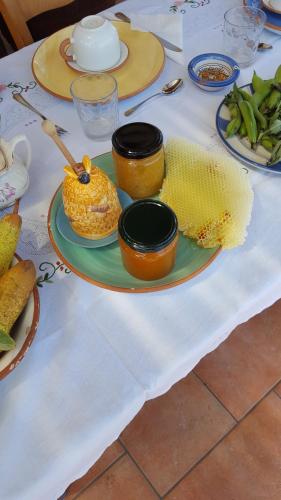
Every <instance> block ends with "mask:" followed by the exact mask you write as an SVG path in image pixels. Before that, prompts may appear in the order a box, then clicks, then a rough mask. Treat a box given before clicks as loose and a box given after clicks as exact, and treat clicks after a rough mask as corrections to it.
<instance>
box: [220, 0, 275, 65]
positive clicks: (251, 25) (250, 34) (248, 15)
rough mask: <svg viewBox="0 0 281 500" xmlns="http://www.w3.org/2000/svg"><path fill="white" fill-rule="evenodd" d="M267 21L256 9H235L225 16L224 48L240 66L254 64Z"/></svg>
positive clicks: (260, 11)
mask: <svg viewBox="0 0 281 500" xmlns="http://www.w3.org/2000/svg"><path fill="white" fill-rule="evenodd" d="M265 20H266V15H265V13H264V12H263V11H262V10H260V9H256V8H255V7H248V6H244V7H234V8H233V9H230V10H228V11H226V13H225V14H224V48H225V50H226V52H227V53H228V54H229V55H231V57H233V59H235V61H236V62H237V63H238V64H239V66H241V67H246V66H249V65H250V64H252V63H253V62H254V60H255V57H256V52H257V48H258V44H259V41H260V35H261V33H262V30H263V27H264V23H265Z"/></svg>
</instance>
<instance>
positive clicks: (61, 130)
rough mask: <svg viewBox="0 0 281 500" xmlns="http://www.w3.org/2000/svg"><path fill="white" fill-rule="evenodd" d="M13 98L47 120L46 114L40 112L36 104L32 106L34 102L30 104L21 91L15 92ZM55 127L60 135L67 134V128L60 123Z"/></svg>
mask: <svg viewBox="0 0 281 500" xmlns="http://www.w3.org/2000/svg"><path fill="white" fill-rule="evenodd" d="M13 98H14V99H15V100H16V101H17V102H19V103H20V104H22V105H23V106H25V107H26V108H28V109H29V110H30V111H33V112H34V113H36V114H37V115H39V116H40V117H41V118H42V120H47V118H46V116H44V115H43V114H42V113H40V111H38V110H37V109H35V108H34V106H32V104H30V103H29V102H28V101H27V100H26V99H25V98H24V97H23V96H22V95H21V94H20V93H15V94H13ZM55 127H56V131H57V133H58V135H63V134H67V130H65V129H64V128H62V127H60V126H59V125H56V124H55Z"/></svg>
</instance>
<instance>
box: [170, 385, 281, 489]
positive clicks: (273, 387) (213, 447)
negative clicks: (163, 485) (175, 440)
mask: <svg viewBox="0 0 281 500" xmlns="http://www.w3.org/2000/svg"><path fill="white" fill-rule="evenodd" d="M280 381H281V379H280V380H279V381H278V382H277V383H276V384H274V385H273V386H272V388H271V389H270V390H269V391H268V392H267V393H266V394H264V395H263V397H262V398H261V399H260V400H259V401H258V402H257V403H255V405H254V406H253V407H252V408H251V409H250V410H249V411H248V413H245V415H243V417H242V418H241V420H239V421H237V422H236V424H235V425H234V426H233V427H232V428H231V429H230V430H229V431H228V432H227V433H226V434H224V436H222V438H221V439H220V440H219V441H218V442H217V443H215V444H214V446H212V448H210V449H209V450H208V451H207V453H206V454H205V455H204V456H203V457H201V458H200V459H199V460H198V462H196V463H195V464H194V465H193V466H192V467H191V468H190V469H189V470H188V471H187V472H186V473H185V474H184V475H183V476H182V477H181V479H179V480H178V481H177V482H176V483H175V484H174V485H173V486H172V487H171V488H170V489H169V490H168V491H167V492H166V493H165V495H164V496H163V499H164V498H165V497H166V496H167V495H168V494H169V493H171V491H172V490H173V489H174V488H176V486H178V485H179V483H180V482H181V481H182V480H183V479H185V478H186V477H187V476H188V475H189V474H190V473H191V472H192V471H193V469H195V467H197V466H198V465H199V464H200V463H201V462H203V460H205V458H207V457H208V455H210V454H211V453H212V451H213V450H214V449H215V448H216V447H217V446H219V445H220V443H221V442H222V441H223V440H224V439H225V438H227V437H228V435H229V434H230V433H231V432H233V431H234V430H235V429H237V428H238V427H239V426H240V424H241V423H242V422H243V420H244V419H245V418H246V417H248V416H249V415H250V413H252V411H253V410H254V409H255V408H256V407H257V406H258V405H259V404H260V403H261V402H262V401H263V400H264V399H265V398H266V397H267V396H268V395H269V394H270V393H271V392H274V394H275V395H276V396H277V397H280V396H279V395H278V394H277V393H276V392H275V390H274V389H275V387H277V385H278V384H279V383H280ZM280 399H281V398H280ZM235 420H236V419H235Z"/></svg>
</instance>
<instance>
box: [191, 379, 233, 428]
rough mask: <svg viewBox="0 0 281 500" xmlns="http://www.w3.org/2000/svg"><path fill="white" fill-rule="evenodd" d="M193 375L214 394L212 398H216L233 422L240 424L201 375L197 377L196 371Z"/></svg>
mask: <svg viewBox="0 0 281 500" xmlns="http://www.w3.org/2000/svg"><path fill="white" fill-rule="evenodd" d="M192 373H193V374H194V375H195V376H196V377H197V378H198V380H200V382H202V384H203V385H204V387H206V389H207V390H208V391H209V392H210V393H211V394H212V396H214V398H215V399H216V400H217V401H218V403H220V405H221V406H222V407H223V408H224V409H225V411H227V413H229V415H230V416H231V417H232V418H233V420H235V422H236V423H237V424H238V422H239V420H238V419H237V418H236V417H234V415H232V413H231V411H230V410H229V409H228V408H227V407H226V406H225V405H224V404H223V403H222V401H221V400H220V399H219V398H218V396H217V395H216V394H215V393H214V392H213V391H212V389H210V387H209V386H208V385H207V383H206V382H204V380H202V379H201V377H200V376H199V375H197V373H195V372H194V371H192Z"/></svg>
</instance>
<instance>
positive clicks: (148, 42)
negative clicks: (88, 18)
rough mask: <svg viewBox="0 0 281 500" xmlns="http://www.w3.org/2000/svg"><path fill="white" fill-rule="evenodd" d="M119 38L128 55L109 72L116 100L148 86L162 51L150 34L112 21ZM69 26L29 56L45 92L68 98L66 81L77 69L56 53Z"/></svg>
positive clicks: (160, 65) (162, 59) (158, 70)
mask: <svg viewBox="0 0 281 500" xmlns="http://www.w3.org/2000/svg"><path fill="white" fill-rule="evenodd" d="M113 24H114V25H115V26H116V28H117V30H118V33H119V36H120V39H121V40H122V41H123V42H124V43H125V44H126V45H127V46H128V48H129V56H128V58H127V61H126V62H125V63H124V64H123V65H122V67H120V68H119V69H116V70H113V71H112V73H113V74H114V77H115V78H116V80H117V83H118V94H119V99H126V98H127V97H131V96H133V95H136V94H138V93H139V92H141V91H142V90H144V89H145V88H147V87H148V86H149V85H151V84H152V83H153V82H154V81H155V80H156V79H157V78H158V76H159V75H160V73H161V71H162V69H163V66H164V62H165V53H164V49H163V47H162V45H161V43H160V42H159V40H158V39H157V38H156V37H155V36H154V35H153V34H152V33H143V32H141V31H133V30H131V27H130V24H128V23H123V22H120V21H117V22H114V23H113ZM72 31H73V26H68V27H67V28H64V29H62V30H60V31H57V33H54V34H53V35H51V36H50V37H49V38H47V39H46V40H44V41H43V42H42V44H41V45H40V46H39V47H38V49H37V50H36V52H35V54H34V56H33V59H32V71H33V74H34V77H35V79H36V80H37V82H38V83H39V85H40V86H41V87H43V88H44V89H45V90H46V91H47V92H50V93H51V94H53V95H55V96H57V97H61V98H62V99H67V100H69V101H71V100H72V99H71V95H70V91H69V87H70V83H71V82H72V80H74V79H75V78H77V72H76V71H74V70H73V69H72V68H70V67H69V66H67V64H66V63H65V61H64V60H63V59H62V57H61V55H60V53H59V46H60V43H61V42H62V41H63V40H64V39H65V38H68V37H70V36H71V33H72Z"/></svg>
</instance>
